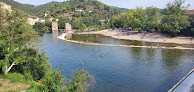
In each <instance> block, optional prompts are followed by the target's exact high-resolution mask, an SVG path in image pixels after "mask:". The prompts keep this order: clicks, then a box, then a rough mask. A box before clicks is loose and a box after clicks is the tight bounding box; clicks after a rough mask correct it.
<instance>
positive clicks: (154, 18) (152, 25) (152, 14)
mask: <svg viewBox="0 0 194 92" xmlns="http://www.w3.org/2000/svg"><path fill="white" fill-rule="evenodd" d="M145 13H146V27H145V29H146V30H147V31H149V32H151V30H152V29H157V28H158V25H159V17H160V16H159V9H157V8H154V7H147V8H146V10H145Z"/></svg>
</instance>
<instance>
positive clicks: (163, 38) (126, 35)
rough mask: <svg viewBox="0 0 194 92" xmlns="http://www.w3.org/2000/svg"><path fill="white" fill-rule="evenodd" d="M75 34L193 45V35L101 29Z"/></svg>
mask: <svg viewBox="0 0 194 92" xmlns="http://www.w3.org/2000/svg"><path fill="white" fill-rule="evenodd" d="M76 34H102V35H104V36H109V37H112V38H115V39H120V40H136V41H146V42H156V43H174V44H188V45H194V38H193V37H180V36H179V37H174V38H172V37H168V36H167V35H164V34H161V33H137V32H134V31H129V32H118V31H109V30H108V29H106V30H101V31H97V32H82V33H76Z"/></svg>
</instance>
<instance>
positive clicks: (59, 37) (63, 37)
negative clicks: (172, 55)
mask: <svg viewBox="0 0 194 92" xmlns="http://www.w3.org/2000/svg"><path fill="white" fill-rule="evenodd" d="M66 35H67V34H66V33H63V34H61V35H59V36H58V37H57V38H58V39H61V40H65V41H68V42H72V43H78V44H86V45H98V46H112V47H136V48H150V49H184V50H194V48H185V47H157V46H136V45H113V44H101V43H91V42H90V43H86V42H83V41H74V40H67V39H65V36H66Z"/></svg>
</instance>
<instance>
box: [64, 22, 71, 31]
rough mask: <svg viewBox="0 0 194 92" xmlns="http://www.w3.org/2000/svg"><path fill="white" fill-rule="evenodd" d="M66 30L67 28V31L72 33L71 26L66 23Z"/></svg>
mask: <svg viewBox="0 0 194 92" xmlns="http://www.w3.org/2000/svg"><path fill="white" fill-rule="evenodd" d="M65 28H66V31H71V30H72V29H71V24H69V23H65Z"/></svg>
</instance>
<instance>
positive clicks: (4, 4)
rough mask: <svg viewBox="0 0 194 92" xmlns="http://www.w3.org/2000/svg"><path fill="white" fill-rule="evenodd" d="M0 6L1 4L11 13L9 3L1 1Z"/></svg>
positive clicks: (3, 8) (2, 7)
mask: <svg viewBox="0 0 194 92" xmlns="http://www.w3.org/2000/svg"><path fill="white" fill-rule="evenodd" d="M0 6H1V9H2V10H4V11H5V10H8V11H9V12H10V13H11V11H12V10H11V5H8V4H6V3H3V2H0Z"/></svg>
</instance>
